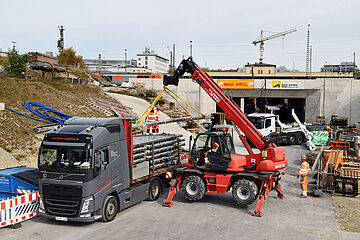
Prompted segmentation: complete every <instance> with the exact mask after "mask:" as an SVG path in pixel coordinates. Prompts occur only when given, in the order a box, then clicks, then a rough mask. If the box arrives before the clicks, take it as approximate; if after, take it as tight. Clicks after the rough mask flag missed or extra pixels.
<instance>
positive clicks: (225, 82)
mask: <svg viewBox="0 0 360 240" xmlns="http://www.w3.org/2000/svg"><path fill="white" fill-rule="evenodd" d="M217 84H218V85H219V87H221V88H224V89H253V88H254V80H253V79H218V80H217Z"/></svg>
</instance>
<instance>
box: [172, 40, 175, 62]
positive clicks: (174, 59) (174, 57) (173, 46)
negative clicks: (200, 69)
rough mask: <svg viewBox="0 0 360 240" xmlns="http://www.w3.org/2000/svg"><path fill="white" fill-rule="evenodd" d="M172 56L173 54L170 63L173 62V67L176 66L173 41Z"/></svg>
mask: <svg viewBox="0 0 360 240" xmlns="http://www.w3.org/2000/svg"><path fill="white" fill-rule="evenodd" d="M172 56H173V61H172V64H173V66H174V68H175V66H176V64H175V56H176V54H175V43H174V44H173V52H172Z"/></svg>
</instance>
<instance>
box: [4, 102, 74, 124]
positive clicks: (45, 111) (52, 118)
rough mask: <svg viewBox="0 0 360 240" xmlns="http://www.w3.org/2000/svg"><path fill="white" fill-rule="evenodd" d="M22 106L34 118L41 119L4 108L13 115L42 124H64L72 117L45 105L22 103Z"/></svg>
mask: <svg viewBox="0 0 360 240" xmlns="http://www.w3.org/2000/svg"><path fill="white" fill-rule="evenodd" d="M22 105H23V106H24V107H25V108H26V109H27V110H29V111H30V112H31V113H33V114H35V115H36V116H38V117H40V118H42V119H40V118H35V117H32V116H29V115H27V114H24V113H21V112H18V111H16V110H14V109H11V108H9V107H6V109H8V110H10V111H12V112H14V113H17V114H20V115H22V116H24V117H28V118H31V119H34V120H36V121H40V122H44V123H59V124H64V122H65V121H66V120H67V119H69V118H72V117H73V116H71V115H69V114H66V113H63V112H60V111H58V110H56V109H54V108H51V107H49V106H46V105H44V104H41V103H38V102H33V101H25V102H23V103H22ZM43 119H45V120H43Z"/></svg>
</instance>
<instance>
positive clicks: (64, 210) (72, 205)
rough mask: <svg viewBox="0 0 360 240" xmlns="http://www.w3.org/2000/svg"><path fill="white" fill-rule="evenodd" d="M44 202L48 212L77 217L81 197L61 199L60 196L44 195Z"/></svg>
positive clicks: (60, 215)
mask: <svg viewBox="0 0 360 240" xmlns="http://www.w3.org/2000/svg"><path fill="white" fill-rule="evenodd" d="M44 203H45V208H46V210H47V212H48V213H49V214H51V215H56V216H59V217H77V216H78V212H79V208H80V203H81V198H76V199H70V198H67V199H60V197H59V196H46V195H45V196H44Z"/></svg>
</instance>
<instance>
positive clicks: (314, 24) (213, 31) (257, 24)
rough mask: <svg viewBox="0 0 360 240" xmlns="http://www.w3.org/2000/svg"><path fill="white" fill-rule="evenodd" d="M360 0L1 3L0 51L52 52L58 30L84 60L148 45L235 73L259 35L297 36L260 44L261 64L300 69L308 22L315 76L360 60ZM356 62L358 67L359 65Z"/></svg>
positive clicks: (254, 55)
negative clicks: (62, 30) (329, 67)
mask: <svg viewBox="0 0 360 240" xmlns="http://www.w3.org/2000/svg"><path fill="white" fill-rule="evenodd" d="M359 10H360V1H358V0H351V1H350V0H342V1H339V0H323V1H320V0H301V1H299V0H296V1H293V0H271V1H270V0H258V1H241V0H235V1H233V0H223V1H219V0H216V1H213V0H192V1H191V0H181V1H173V0H137V1H129V0H128V1H123V0H117V1H115V0H103V1H94V0H88V1H85V0H72V1H69V0H62V1H51V0H31V1H28V0H12V1H9V0H0V48H2V50H7V49H8V48H9V47H11V46H12V41H16V48H17V50H19V52H20V53H24V52H29V51H38V52H44V53H45V52H46V51H52V52H54V53H55V54H57V53H58V51H57V47H56V45H57V40H58V39H59V30H58V25H63V26H64V28H65V47H73V48H74V49H75V50H76V51H77V54H79V55H82V56H83V57H84V58H97V57H98V55H99V53H101V54H102V58H103V59H123V58H124V51H125V50H124V49H127V53H128V59H129V58H136V54H137V53H141V52H142V51H144V48H145V47H150V48H151V49H153V50H154V51H155V52H156V53H157V54H159V55H161V56H164V57H166V58H169V50H168V47H170V48H172V45H173V44H174V43H175V44H176V64H178V63H179V61H180V60H181V59H182V56H184V57H188V56H189V41H192V42H193V57H194V60H195V62H196V63H197V64H198V65H199V66H202V67H209V68H211V69H234V68H239V67H243V66H244V65H245V64H246V63H248V62H250V63H254V62H258V61H259V60H258V59H259V46H258V45H257V46H254V45H252V42H253V41H254V40H257V39H259V36H260V31H261V30H264V35H265V36H269V35H272V34H274V33H278V32H282V31H286V30H289V29H292V28H296V29H297V31H296V32H294V33H291V34H289V35H286V36H285V37H284V38H282V37H279V38H275V39H271V40H268V41H266V42H265V47H264V49H265V50H264V62H265V63H271V64H276V65H277V66H286V67H287V68H289V69H293V68H294V69H298V70H300V71H305V62H306V35H307V25H308V24H310V44H311V45H312V71H313V72H316V71H320V68H321V66H322V65H324V64H326V63H327V64H339V63H340V62H343V61H353V53H355V56H356V62H359V61H360V17H359V16H358V14H359ZM357 65H358V64H357Z"/></svg>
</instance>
